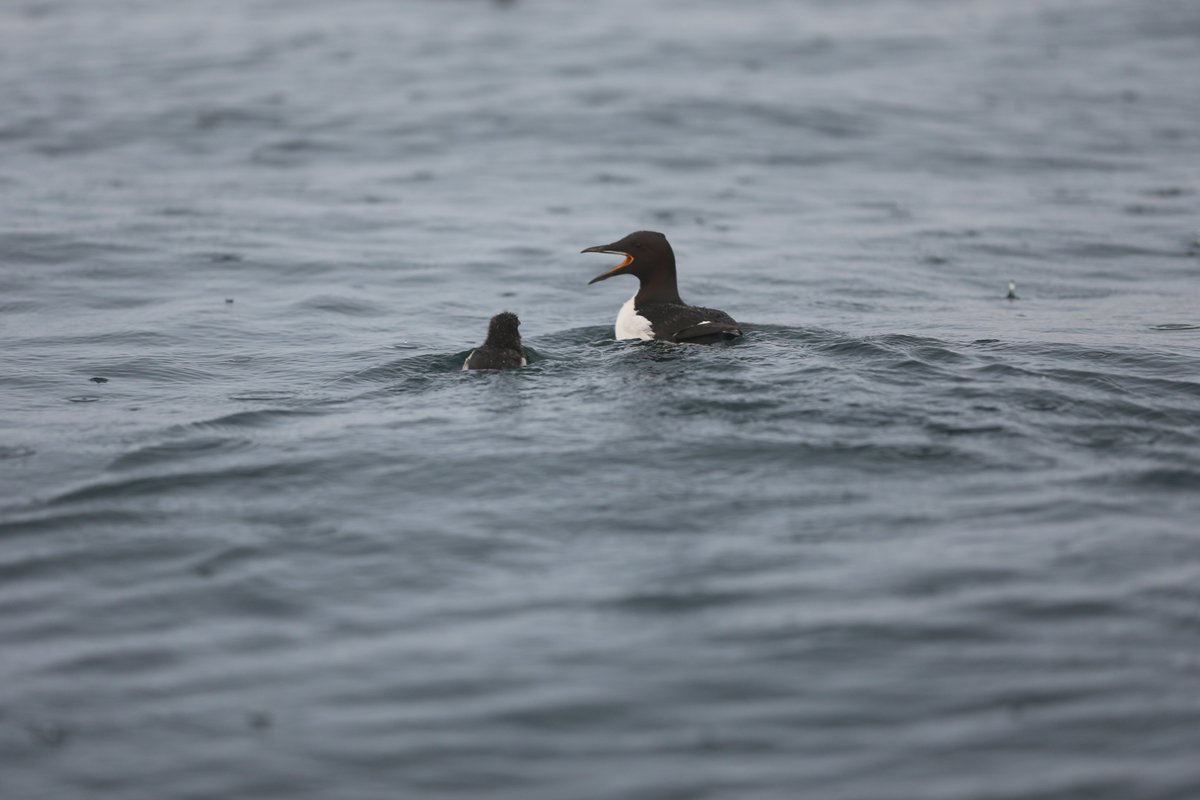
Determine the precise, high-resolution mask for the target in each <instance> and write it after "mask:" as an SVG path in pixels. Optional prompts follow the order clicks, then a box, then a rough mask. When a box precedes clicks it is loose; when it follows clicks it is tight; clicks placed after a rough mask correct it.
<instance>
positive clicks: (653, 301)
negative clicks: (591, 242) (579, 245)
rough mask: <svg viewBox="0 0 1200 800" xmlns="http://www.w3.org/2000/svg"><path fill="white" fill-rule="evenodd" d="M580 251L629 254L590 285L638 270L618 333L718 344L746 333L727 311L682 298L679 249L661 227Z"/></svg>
mask: <svg viewBox="0 0 1200 800" xmlns="http://www.w3.org/2000/svg"><path fill="white" fill-rule="evenodd" d="M581 252H584V253H617V254H618V255H623V256H625V260H624V261H622V262H621V263H620V264H618V265H617V266H615V267H613V268H612V269H610V270H608V271H607V272H603V273H601V274H599V275H597V276H596V277H594V278H592V279H591V280H590V281H588V285H589V286H591V285H592V284H593V283H596V282H598V281H603V280H607V279H609V278H611V277H612V276H614V275H625V274H630V275H636V276H637V279H638V281H639V282H640V284H641V285H640V286H639V287H638V291H637V294H635V295H634V296H633V297H631V298H629V300H628V301H627V302H626V303H625V305H623V306H621V311H620V313H618V314H617V324H616V335H617V338H618V339H662V340H663V341H666V342H694V343H696V344H713V343H714V342H722V341H726V340H729V339H736V338H737V337H739V336H741V335H742V329H741V327H740V326H739V325H738V324H737V323H736V322H734V320H733V317H731V316H729V315H728V314H726V313H725V312H724V311H718V310H717V309H715V308H701V307H700V306H689V305H688V304H687V303H685V302H683V300H681V299H680V297H679V287H678V285H677V283H676V280H675V252H674V251H673V250H671V245H670V243H668V242H667V237H666V236H663V235H662V234H661V233H658V232H657V231H635V232H633V233H631V234H629V235H628V236H626V237H625V238H624V239H621V240H620V241H617V242H613V243H612V244H604V245H599V246H597V247H588V248H585V249H584V250H582V251H581Z"/></svg>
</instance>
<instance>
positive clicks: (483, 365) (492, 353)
mask: <svg viewBox="0 0 1200 800" xmlns="http://www.w3.org/2000/svg"><path fill="white" fill-rule="evenodd" d="M520 325H521V320H519V319H517V315H516V314H514V313H512V312H511V311H502V312H501V313H499V314H497V315H496V316H494V317H492V321H491V322H490V323H489V324H488V334H487V340H486V341H484V343H483V344H481V345H480V346H479V347H476V348H475V349H474V350H472V351H471V353H470V355H468V356H467V360H466V361H464V362H463V369H513V368H514V367H523V366H525V364H527V363H528V362H527V361H526V360H525V351H524V350H523V349H521V334H520V333H519V332H518V331H517V328H519V327H520Z"/></svg>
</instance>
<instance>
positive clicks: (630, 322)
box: [616, 295, 654, 339]
mask: <svg viewBox="0 0 1200 800" xmlns="http://www.w3.org/2000/svg"><path fill="white" fill-rule="evenodd" d="M634 297H637V295H634ZM616 333H617V338H618V339H653V338H654V328H653V327H652V326H651V325H650V320H648V319H646V318H645V317H643V316H642V315H640V314H638V313H637V311H636V310H635V309H634V307H633V297H631V298H629V299H628V300H627V301H626V302H625V305H623V306H621V310H620V312H619V313H618V314H617V326H616Z"/></svg>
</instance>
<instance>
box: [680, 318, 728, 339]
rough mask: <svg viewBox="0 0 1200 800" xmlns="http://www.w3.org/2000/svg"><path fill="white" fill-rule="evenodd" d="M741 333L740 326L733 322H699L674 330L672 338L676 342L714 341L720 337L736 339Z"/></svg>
mask: <svg viewBox="0 0 1200 800" xmlns="http://www.w3.org/2000/svg"><path fill="white" fill-rule="evenodd" d="M741 335H742V329H741V327H740V326H738V325H736V324H734V323H729V322H701V323H698V324H696V325H689V326H688V327H686V328H684V329H682V330H678V331H675V335H674V337H673V338H674V339H675V341H677V342H695V341H699V340H707V341H709V342H715V341H719V340H721V339H736V338H737V337H739V336H741Z"/></svg>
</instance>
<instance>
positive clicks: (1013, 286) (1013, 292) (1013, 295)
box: [1006, 281, 1017, 300]
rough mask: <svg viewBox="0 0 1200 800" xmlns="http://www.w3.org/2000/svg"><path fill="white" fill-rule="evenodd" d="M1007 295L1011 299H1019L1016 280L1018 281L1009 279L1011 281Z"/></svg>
mask: <svg viewBox="0 0 1200 800" xmlns="http://www.w3.org/2000/svg"><path fill="white" fill-rule="evenodd" d="M1006 297H1007V298H1008V299H1009V300H1016V299H1017V282H1016V281H1009V282H1008V294H1007V295H1006Z"/></svg>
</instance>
